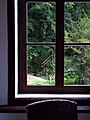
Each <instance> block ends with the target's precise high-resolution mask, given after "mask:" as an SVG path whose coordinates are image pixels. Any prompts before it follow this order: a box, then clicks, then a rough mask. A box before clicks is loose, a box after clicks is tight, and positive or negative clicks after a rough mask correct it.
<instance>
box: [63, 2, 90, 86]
mask: <svg viewBox="0 0 90 120" xmlns="http://www.w3.org/2000/svg"><path fill="white" fill-rule="evenodd" d="M64 9H65V14H64V18H65V20H64V40H65V42H68V43H69V42H70V43H72V42H78V43H82V42H83V43H88V42H90V4H89V3H74V2H73V3H72V2H67V3H65V8H64ZM89 61H90V47H89V46H79V45H78V46H66V47H65V49H64V83H65V84H90V75H89V73H90V62H89Z"/></svg>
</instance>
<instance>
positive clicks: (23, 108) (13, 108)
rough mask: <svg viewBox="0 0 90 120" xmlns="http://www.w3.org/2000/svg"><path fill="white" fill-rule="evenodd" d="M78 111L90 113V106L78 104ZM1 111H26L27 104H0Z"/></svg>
mask: <svg viewBox="0 0 90 120" xmlns="http://www.w3.org/2000/svg"><path fill="white" fill-rule="evenodd" d="M77 112H78V113H90V106H77ZM0 113H26V106H9V105H0Z"/></svg>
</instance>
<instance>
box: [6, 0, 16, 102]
mask: <svg viewBox="0 0 90 120" xmlns="http://www.w3.org/2000/svg"><path fill="white" fill-rule="evenodd" d="M7 20H8V22H7V23H8V103H10V102H11V101H12V99H13V98H14V93H15V84H14V80H15V75H14V73H15V66H14V65H15V56H14V55H15V34H14V33H15V30H14V0H8V2H7Z"/></svg>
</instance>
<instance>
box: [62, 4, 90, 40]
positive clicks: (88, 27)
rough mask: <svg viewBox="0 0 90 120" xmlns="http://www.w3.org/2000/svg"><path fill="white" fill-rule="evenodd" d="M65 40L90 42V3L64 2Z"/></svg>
mask: <svg viewBox="0 0 90 120" xmlns="http://www.w3.org/2000/svg"><path fill="white" fill-rule="evenodd" d="M64 41H65V42H90V3H89V2H86V3H83V2H82V3H81V2H79V3H77V2H66V3H65V4H64Z"/></svg>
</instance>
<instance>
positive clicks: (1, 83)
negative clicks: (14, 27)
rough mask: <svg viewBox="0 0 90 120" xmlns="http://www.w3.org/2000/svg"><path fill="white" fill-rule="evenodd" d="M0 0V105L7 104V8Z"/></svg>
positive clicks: (4, 1)
mask: <svg viewBox="0 0 90 120" xmlns="http://www.w3.org/2000/svg"><path fill="white" fill-rule="evenodd" d="M6 4H7V3H6V0H0V104H6V103H7V84H8V83H7V82H8V76H7V67H8V66H7V65H8V64H7V13H6V11H7V7H6Z"/></svg>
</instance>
